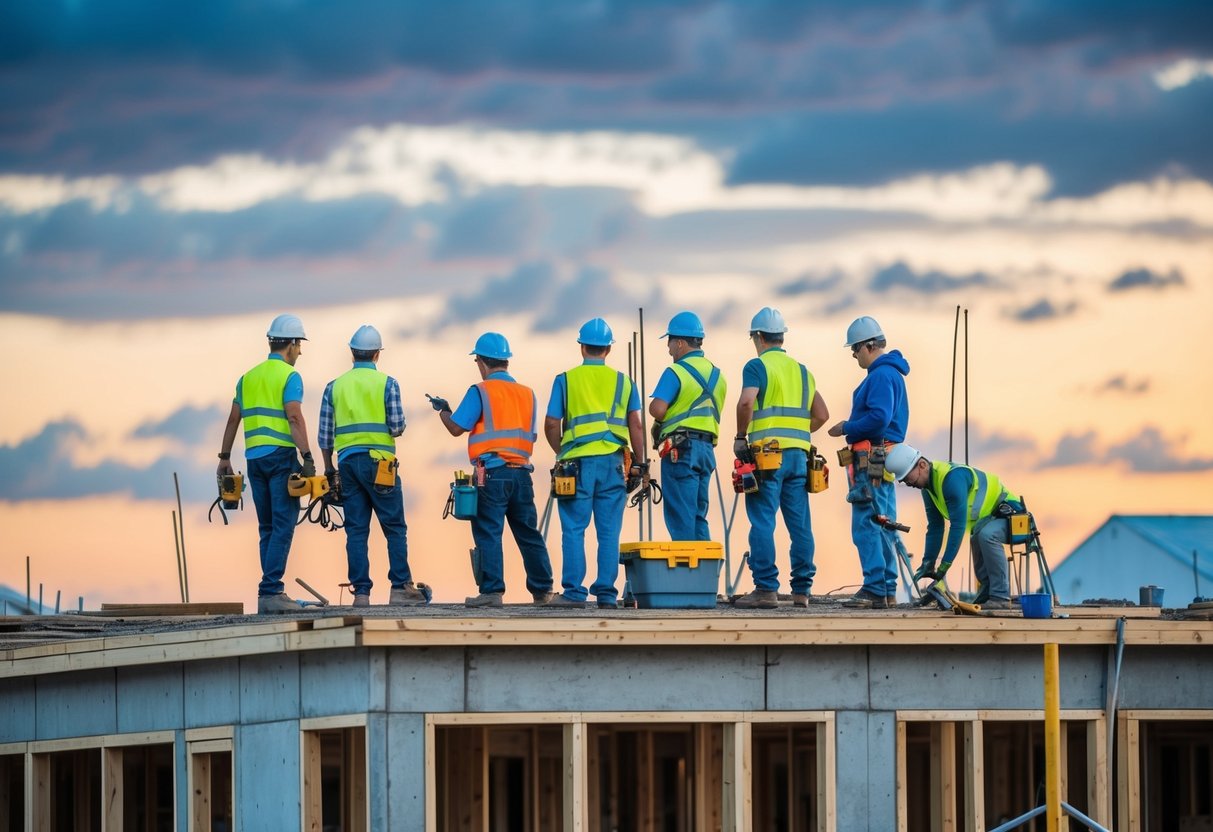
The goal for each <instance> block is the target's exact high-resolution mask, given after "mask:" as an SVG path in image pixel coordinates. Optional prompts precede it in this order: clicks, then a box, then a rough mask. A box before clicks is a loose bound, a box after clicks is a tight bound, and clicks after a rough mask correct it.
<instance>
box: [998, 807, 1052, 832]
mask: <svg viewBox="0 0 1213 832" xmlns="http://www.w3.org/2000/svg"><path fill="white" fill-rule="evenodd" d="M1045 808H1046V807H1044V806H1037V807H1036V808H1035V809H1033V810H1032V811H1030V812H1024V813H1023V814H1022V815H1020V816H1019V817H1017V818H1015V819H1014V820H1009V821H1007V822H1006V823H1004V824H1003V825H1002V826H995V827H994V828H993V829H991V830H990V832H1010V830H1012V829H1015V828H1016V827H1019V826H1023V825H1024V824H1025V823H1027V822H1028V821H1030V820H1031V819H1032V818H1035V817H1039V816H1040V815H1043V814H1044V813H1045Z"/></svg>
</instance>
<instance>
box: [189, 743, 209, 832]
mask: <svg viewBox="0 0 1213 832" xmlns="http://www.w3.org/2000/svg"><path fill="white" fill-rule="evenodd" d="M189 761H190V763H189V774H188V775H187V776H188V779H189V793H190V813H189V818H190V824H189V828H190V832H210V828H211V755H210V754H209V753H196V752H195V751H194V749H193V748H192V747H191V749H190V756H189Z"/></svg>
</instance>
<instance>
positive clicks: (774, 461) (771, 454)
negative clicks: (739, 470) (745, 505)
mask: <svg viewBox="0 0 1213 832" xmlns="http://www.w3.org/2000/svg"><path fill="white" fill-rule="evenodd" d="M750 449H751V450H752V451H753V452H754V466H755V469H756V470H755V473H756V474H757V476H758V479H760V480H763V481H766V480H770V479H773V478H774V477H775V472H776V471H778V470H779V468H780V466H782V465H783V451H782V450H781V449H780V447H779V440H778V439H772V440H770V441H769V442H756V443H754V444H752V445H750Z"/></svg>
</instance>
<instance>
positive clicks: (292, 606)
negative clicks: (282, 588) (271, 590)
mask: <svg viewBox="0 0 1213 832" xmlns="http://www.w3.org/2000/svg"><path fill="white" fill-rule="evenodd" d="M284 612H299V605H298V604H296V603H295V602H294V600H293V599H292V598H291V597H290V596H289V595H287V594H286V593H285V592H279V593H278V594H277V595H261V596H259V597H258V598H257V614H258V615H275V614H278V613H284Z"/></svg>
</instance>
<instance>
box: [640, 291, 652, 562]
mask: <svg viewBox="0 0 1213 832" xmlns="http://www.w3.org/2000/svg"><path fill="white" fill-rule="evenodd" d="M638 311H639V313H640V435H641V436H642V437H644V438H643V439H642V440H641V442H640V459H641V461H643V462H648V461H649V443H648V441H647V440H648V436H649V419H648V411H646V410H645V409H644V395H645V392H646V391H647V390H648V389H649V387H648V385H647V384H646V383H645V380H644V307H643V306H642V307H640V308H639V310H638ZM641 505H642V506H645V507H646V509H647V514H648V525H649V536H648V538H647V539H648V540H652V539H653V501H652V500H645V501H644V502H643V503H641Z"/></svg>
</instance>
